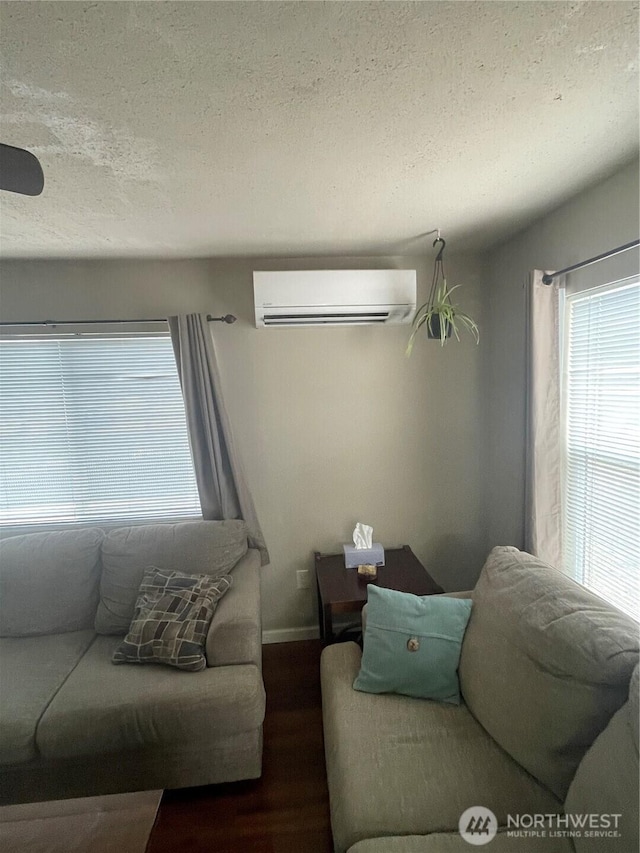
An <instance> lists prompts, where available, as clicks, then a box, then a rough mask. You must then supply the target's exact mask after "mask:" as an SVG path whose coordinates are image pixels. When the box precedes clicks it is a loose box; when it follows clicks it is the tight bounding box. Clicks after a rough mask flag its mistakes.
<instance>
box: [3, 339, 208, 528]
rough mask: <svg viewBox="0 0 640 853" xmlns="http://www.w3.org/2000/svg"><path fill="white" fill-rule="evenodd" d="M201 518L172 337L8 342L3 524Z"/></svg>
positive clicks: (5, 352) (5, 357) (5, 348)
mask: <svg viewBox="0 0 640 853" xmlns="http://www.w3.org/2000/svg"><path fill="white" fill-rule="evenodd" d="M188 516H201V512H200V504H199V500H198V492H197V487H196V483H195V477H194V472H193V464H192V460H191V454H190V450H189V444H188V438H187V428H186V423H185V416H184V408H183V403H182V395H181V391H180V384H179V380H178V375H177V370H176V365H175V360H174V356H173V351H172V346H171V339H170V337H169V336H168V334H167V335H162V334H158V335H144V336H127V335H122V336H117V335H116V336H114V335H110V336H82V337H69V336H67V337H60V338H52V337H48V338H46V339H42V338H38V339H33V338H26V339H9V340H2V341H0V524H4V525H20V524H29V525H31V524H38V523H66V522H100V521H110V520H119V519H123V520H128V521H130V520H131V519H140V520H144V519H150V518H154V519H155V518H157V519H162V518H180V517H188Z"/></svg>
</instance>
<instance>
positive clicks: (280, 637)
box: [262, 625, 320, 645]
mask: <svg viewBox="0 0 640 853" xmlns="http://www.w3.org/2000/svg"><path fill="white" fill-rule="evenodd" d="M319 636H320V631H319V629H318V627H317V626H316V625H309V626H307V627H306V628H281V629H277V628H276V629H275V630H273V631H263V632H262V643H263V645H267V644H268V643H294V642H296V641H298V640H317V639H318V637H319Z"/></svg>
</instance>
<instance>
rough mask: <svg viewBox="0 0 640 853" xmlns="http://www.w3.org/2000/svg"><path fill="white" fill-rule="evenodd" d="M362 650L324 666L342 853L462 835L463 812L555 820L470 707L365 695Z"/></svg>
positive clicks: (548, 801) (555, 806)
mask: <svg viewBox="0 0 640 853" xmlns="http://www.w3.org/2000/svg"><path fill="white" fill-rule="evenodd" d="M359 667H360V649H359V648H358V646H357V645H356V644H355V643H337V644H335V645H332V646H328V647H327V648H326V649H324V651H323V653H322V658H321V676H322V709H323V724H324V737H325V754H326V762H327V777H328V781H329V793H330V805H331V825H332V829H333V836H334V842H335V846H336V851H337V853H341V851H344V850H346V849H347V848H348V847H350V846H351V845H352V844H355V843H356V841H360V840H362V839H365V838H375V837H378V836H392V835H399V834H417V835H421V834H428V833H431V832H444V831H448V830H457V827H458V821H459V819H460V816H461V814H462V813H463V812H464V811H465V809H467V808H469V807H470V806H476V805H484V806H486V807H487V808H490V809H491V810H492V811H493V812H494V813H495V814H496V816H497V818H498V821H499V822H500V823H506V817H507V814H508V813H512V814H515V813H517V812H525V811H526V812H544V813H550V812H557V811H558V810H559V809H561V805H560V803H559V802H558V800H557V799H556V798H555V797H554V796H553V795H552V794H551V793H550V792H549V791H547V790H546V789H545V788H544V787H543V786H542V785H540V784H539V783H538V782H537V781H536V780H535V779H533V778H532V777H531V776H530V775H529V774H528V773H527V772H526V771H525V770H523V769H522V767H520V766H519V765H518V764H516V762H515V761H513V759H512V758H510V756H509V755H507V754H506V753H505V752H504V751H503V750H502V749H501V748H500V747H499V746H498V745H497V744H496V743H495V741H493V740H492V738H490V737H489V735H488V734H487V733H486V732H485V731H484V729H483V728H482V726H481V725H480V724H479V723H478V722H477V721H476V720H475V719H474V717H473V716H472V714H470V712H469V710H468V708H466V707H465V706H464V705H444V704H442V703H440V702H432V701H429V700H428V699H412V698H410V697H408V696H397V695H393V694H380V695H372V694H368V693H359V692H358V691H357V690H354V689H353V687H352V684H353V679H354V678H355V676H356V674H357V672H358V669H359Z"/></svg>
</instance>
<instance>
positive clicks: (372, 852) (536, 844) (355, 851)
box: [349, 832, 608, 853]
mask: <svg viewBox="0 0 640 853" xmlns="http://www.w3.org/2000/svg"><path fill="white" fill-rule="evenodd" d="M552 843H553V846H552V844H551V839H550V838H548V837H546V838H545V837H540V838H537V837H534V836H531V837H529V838H513V837H511V836H509V835H507V834H506V832H498V834H497V835H496V837H495V838H494V839H493V841H491V842H489V844H488V845H487V850H488V851H490V853H520V851H522V853H574V851H575V847H574V846H573V843H572V842H571V841H570V840H569V839H568V838H554V839H553V842H552ZM607 849H608V848H607ZM471 850H473V847H471V846H470V845H469V842H467V841H465V840H464V839H463V838H462V837H461V836H460V835H459V834H458V833H457V832H456V833H453V832H452V833H448V832H447V833H445V832H437V833H434V834H433V835H396V836H395V837H394V838H371V839H369V840H368V841H359V842H358V843H357V844H354V845H353V847H350V848H349V853H469V851H471Z"/></svg>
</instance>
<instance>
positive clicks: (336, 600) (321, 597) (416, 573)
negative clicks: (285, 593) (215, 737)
mask: <svg viewBox="0 0 640 853" xmlns="http://www.w3.org/2000/svg"><path fill="white" fill-rule="evenodd" d="M384 558H385V565H384V566H379V567H378V577H377V578H376V579H375V580H366V579H365V578H363V577H362V576H361V575H359V574H358V570H357V569H347V568H345V565H344V554H320V553H319V552H318V551H316V552H315V565H316V583H317V585H318V621H319V623H320V637H321V639H322V641H323V642H324V643H325V644H326V643H331V642H333V640H334V639H335V637H334V633H333V617H334V615H336V614H338V613H359V612H360V611H361V610H362V608H363V607H364V605H365V604H366V603H367V586H368V584H370V583H372V584H376V585H377V586H382V587H385V588H386V589H397V590H399V591H400V592H412V593H413V594H414V595H434V594H436V593H439V592H444V590H443V589H442V587H441V586H438V584H437V583H436V582H435V581H434V579H433V578H432V577H431V575H430V574H429V573H428V572H427V570H426V569H425V567H424V566H423V565H422V563H421V562H420V560H418V558H417V557H416V555H415V554H414V553H413V551H412V550H411V548H410V547H409V546H408V545H403V546H402V548H391V549H389V550H386V549H385V552H384Z"/></svg>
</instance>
